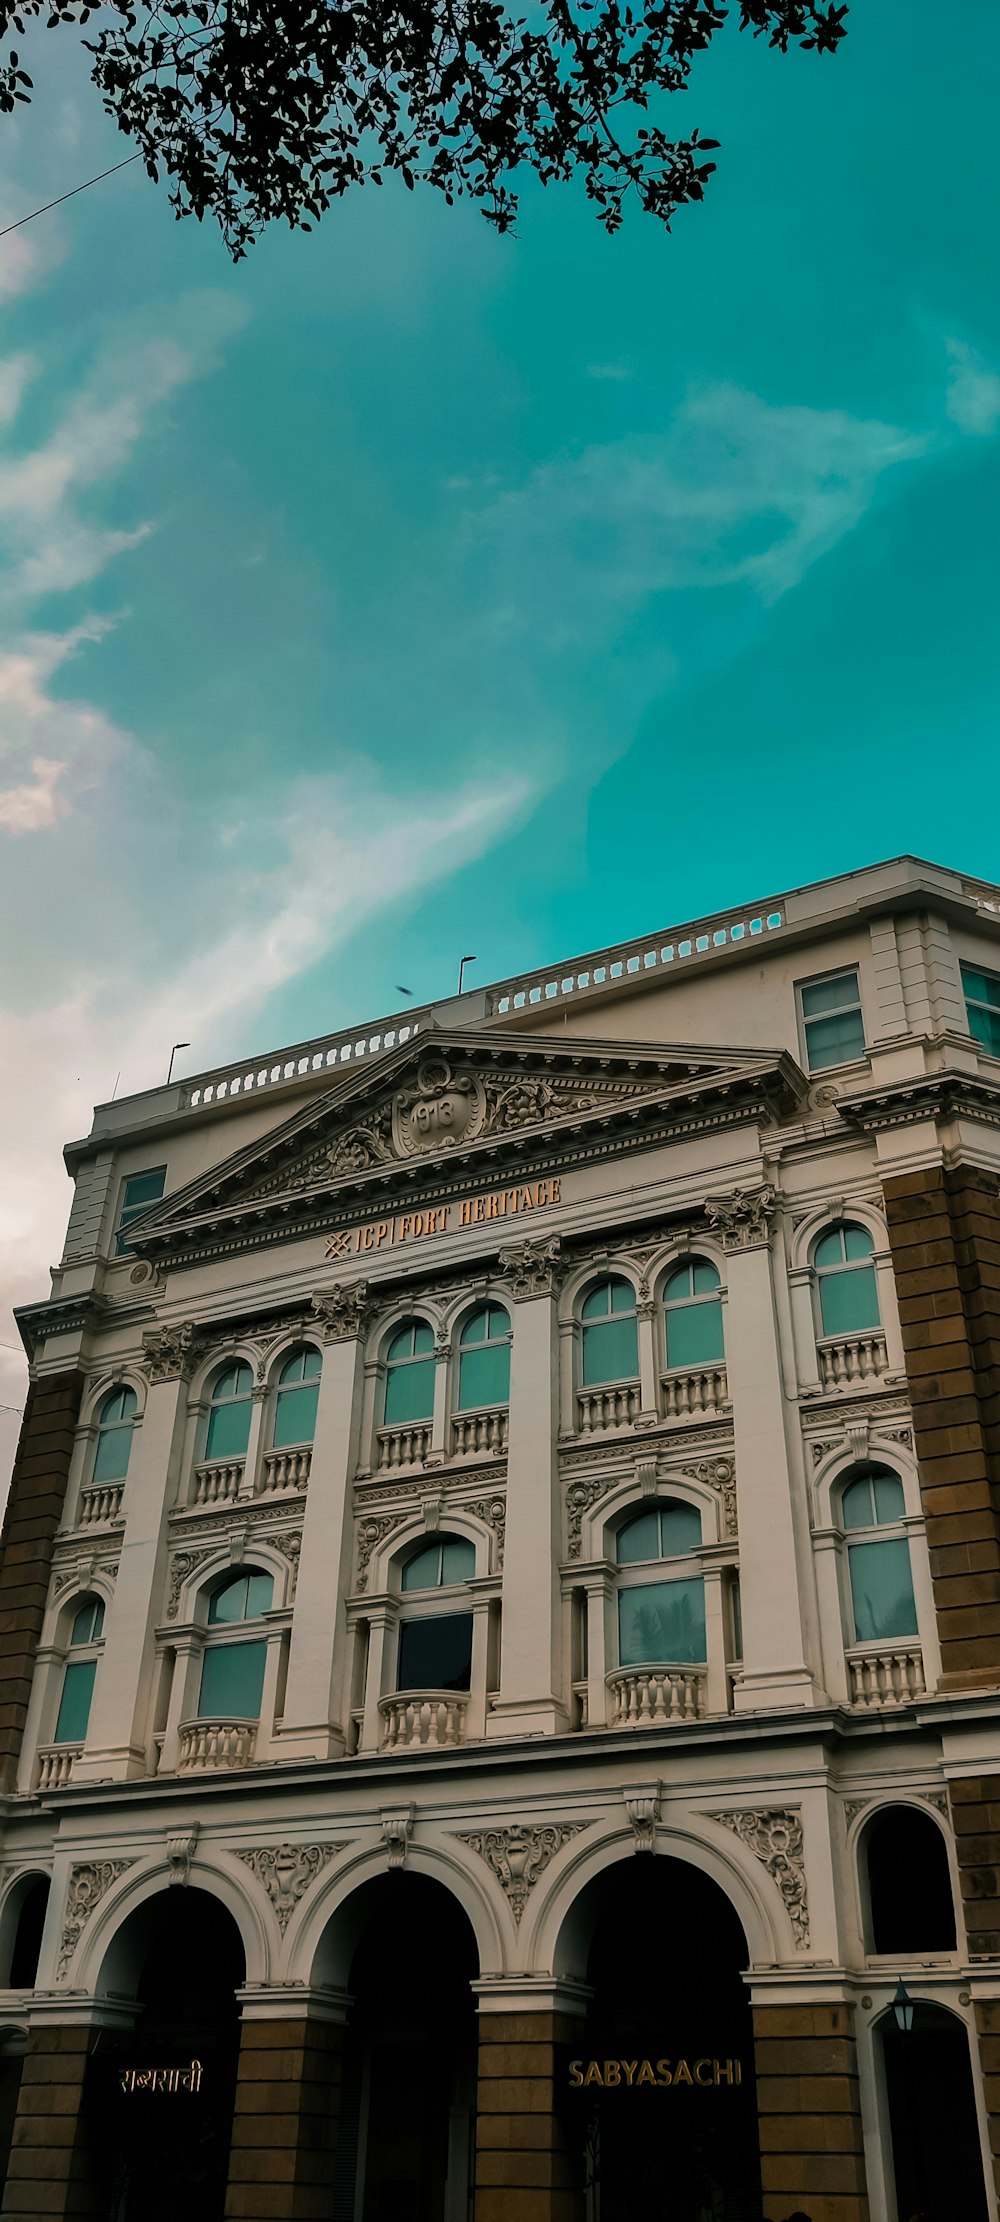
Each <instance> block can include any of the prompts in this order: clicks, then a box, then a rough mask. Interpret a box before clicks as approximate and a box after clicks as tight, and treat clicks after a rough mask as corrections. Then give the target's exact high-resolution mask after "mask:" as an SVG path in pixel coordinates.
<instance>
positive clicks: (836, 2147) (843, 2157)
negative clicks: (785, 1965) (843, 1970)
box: [753, 2005, 868, 2222]
mask: <svg viewBox="0 0 1000 2222" xmlns="http://www.w3.org/2000/svg"><path fill="white" fill-rule="evenodd" d="M753 2019H754V2052H755V2056H756V2063H757V2112H758V2119H759V2123H760V2154H761V2181H762V2185H763V2192H764V2213H765V2214H766V2215H771V2216H778V2215H785V2214H790V2213H792V2212H794V2210H795V2209H796V2208H801V2209H802V2211H803V2212H804V2213H806V2214H808V2215H809V2216H810V2218H811V2222H868V2193H867V2186H866V2181H865V2163H864V2145H863V2139H862V2134H861V2099H860V2095H859V2090H858V2065H857V2053H856V2047H855V2042H854V2012H853V2008H852V2007H850V2006H846V2005H835V2006H755V2007H754V2016H753Z"/></svg>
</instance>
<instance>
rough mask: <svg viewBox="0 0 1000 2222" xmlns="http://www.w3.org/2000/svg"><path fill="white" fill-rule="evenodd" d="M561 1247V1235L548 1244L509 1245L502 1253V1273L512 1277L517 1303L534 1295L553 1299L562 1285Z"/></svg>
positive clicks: (542, 1242) (552, 1237) (531, 1242)
mask: <svg viewBox="0 0 1000 2222" xmlns="http://www.w3.org/2000/svg"><path fill="white" fill-rule="evenodd" d="M560 1262H561V1244H560V1241H559V1237H558V1235H552V1236H551V1238H550V1240H549V1241H547V1242H546V1241H544V1240H543V1239H542V1238H540V1237H539V1238H538V1239H536V1240H535V1241H530V1240H529V1241H526V1242H510V1243H507V1244H506V1245H505V1247H504V1248H503V1249H502V1250H501V1251H500V1270H501V1272H502V1273H506V1274H507V1275H508V1276H509V1278H510V1292H511V1295H512V1296H513V1298H514V1302H515V1303H516V1304H519V1303H523V1302H524V1301H525V1299H526V1298H528V1297H531V1296H551V1295H553V1294H554V1292H555V1290H556V1289H557V1287H558V1285H559V1266H560Z"/></svg>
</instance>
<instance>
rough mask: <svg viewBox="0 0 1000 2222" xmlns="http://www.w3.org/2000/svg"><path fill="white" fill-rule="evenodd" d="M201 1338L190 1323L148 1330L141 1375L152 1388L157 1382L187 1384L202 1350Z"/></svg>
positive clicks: (149, 1328) (144, 1339) (141, 1359)
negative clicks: (180, 1382) (184, 1382)
mask: <svg viewBox="0 0 1000 2222" xmlns="http://www.w3.org/2000/svg"><path fill="white" fill-rule="evenodd" d="M202 1347H203V1345H202V1341H201V1337H200V1336H199V1334H198V1331H197V1328H196V1327H194V1326H193V1325H192V1323H191V1321H190V1320H183V1321H180V1322H178V1324H177V1325H176V1326H174V1327H147V1329H146V1332H145V1334H144V1335H143V1338H142V1350H143V1355H142V1357H141V1358H140V1360H139V1364H140V1367H141V1370H142V1372H143V1373H144V1374H145V1376H146V1379H147V1381H149V1382H150V1383H151V1384H152V1385H154V1386H155V1384H156V1383H157V1382H158V1381H188V1380H190V1377H191V1374H192V1373H193V1371H194V1368H195V1365H196V1363H197V1360H198V1358H199V1356H200V1354H201V1350H202Z"/></svg>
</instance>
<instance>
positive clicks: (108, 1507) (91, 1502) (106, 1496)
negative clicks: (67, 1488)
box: [78, 1481, 125, 1528]
mask: <svg viewBox="0 0 1000 2222" xmlns="http://www.w3.org/2000/svg"><path fill="white" fill-rule="evenodd" d="M124 1494H125V1484H124V1482H123V1481H99V1482H92V1483H91V1485H90V1488H89V1489H81V1491H80V1512H79V1521H78V1524H79V1526H80V1527H81V1528H94V1527H96V1526H97V1525H98V1523H99V1522H101V1521H104V1520H117V1519H118V1518H119V1516H120V1514H121V1509H122V1498H123V1496H124Z"/></svg>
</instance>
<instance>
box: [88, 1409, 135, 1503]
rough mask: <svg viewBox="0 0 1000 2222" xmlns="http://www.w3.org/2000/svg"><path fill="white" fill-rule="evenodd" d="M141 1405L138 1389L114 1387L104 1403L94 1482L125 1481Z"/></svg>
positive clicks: (96, 1449)
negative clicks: (137, 1394)
mask: <svg viewBox="0 0 1000 2222" xmlns="http://www.w3.org/2000/svg"><path fill="white" fill-rule="evenodd" d="M137 1410H138V1406H137V1403H136V1398H135V1391H134V1389H124V1388H123V1389H112V1391H111V1394H110V1396H106V1397H105V1399H104V1402H103V1404H102V1405H101V1409H100V1413H99V1415H98V1420H97V1443H96V1446H95V1450H94V1466H93V1472H92V1473H91V1477H90V1478H91V1481H95V1482H96V1481H124V1479H125V1476H126V1474H127V1472H128V1462H129V1457H130V1454H131V1450H132V1434H133V1430H134V1427H135V1415H136V1412H137Z"/></svg>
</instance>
